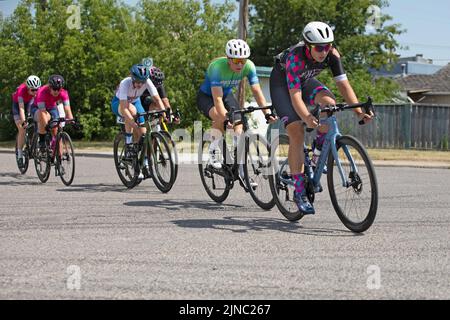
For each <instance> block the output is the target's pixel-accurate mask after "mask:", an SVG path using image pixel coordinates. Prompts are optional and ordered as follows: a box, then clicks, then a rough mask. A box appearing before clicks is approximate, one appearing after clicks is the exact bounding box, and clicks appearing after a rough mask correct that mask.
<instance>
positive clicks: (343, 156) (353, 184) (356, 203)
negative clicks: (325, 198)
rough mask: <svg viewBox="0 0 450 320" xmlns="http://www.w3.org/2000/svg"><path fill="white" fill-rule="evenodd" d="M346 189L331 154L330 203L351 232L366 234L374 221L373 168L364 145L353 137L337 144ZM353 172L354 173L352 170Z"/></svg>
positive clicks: (376, 201)
mask: <svg viewBox="0 0 450 320" xmlns="http://www.w3.org/2000/svg"><path fill="white" fill-rule="evenodd" d="M336 149H337V151H338V158H339V161H340V163H341V165H342V169H343V172H344V177H345V179H347V180H346V182H345V184H346V186H343V185H342V179H341V177H340V174H339V170H338V167H337V165H336V162H335V161H334V160H335V159H334V157H333V154H332V153H331V152H330V154H329V156H328V163H327V165H328V175H327V180H328V190H329V193H330V198H331V202H332V204H333V207H334V210H335V211H336V213H337V215H338V217H339V219H340V220H341V221H342V223H343V224H344V225H345V226H346V227H347V228H348V229H349V230H351V231H353V232H358V233H359V232H364V231H366V230H367V229H368V228H369V227H370V226H371V225H372V223H373V221H374V220H375V215H376V213H377V208H378V185H377V179H376V176H375V169H374V167H373V164H372V161H371V160H370V158H369V155H368V154H367V152H366V150H365V149H364V147H363V145H362V144H361V143H360V142H359V141H358V140H357V139H356V138H354V137H351V136H342V137H340V138H339V139H338V140H337V141H336ZM355 169H356V170H355Z"/></svg>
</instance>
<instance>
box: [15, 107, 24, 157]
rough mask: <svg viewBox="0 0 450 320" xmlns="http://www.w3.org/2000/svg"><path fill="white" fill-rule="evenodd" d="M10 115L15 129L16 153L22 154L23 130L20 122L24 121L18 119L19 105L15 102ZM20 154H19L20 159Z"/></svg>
mask: <svg viewBox="0 0 450 320" xmlns="http://www.w3.org/2000/svg"><path fill="white" fill-rule="evenodd" d="M12 114H13V118H14V123H15V124H16V127H17V141H16V143H17V151H18V152H20V153H21V152H22V149H23V146H24V144H25V128H24V127H22V122H23V121H24V120H26V119H21V117H20V110H19V104H18V103H16V102H13V106H12ZM24 116H26V111H25V110H24ZM20 156H21V154H19V158H20Z"/></svg>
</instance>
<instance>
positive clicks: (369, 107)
mask: <svg viewBox="0 0 450 320" xmlns="http://www.w3.org/2000/svg"><path fill="white" fill-rule="evenodd" d="M362 107H363V109H364V113H366V114H370V112H371V111H373V110H374V109H373V104H372V97H367V102H366V103H364V105H363V106H362ZM358 123H359V124H360V125H363V124H364V118H363V119H361V120H360V121H359V122H358Z"/></svg>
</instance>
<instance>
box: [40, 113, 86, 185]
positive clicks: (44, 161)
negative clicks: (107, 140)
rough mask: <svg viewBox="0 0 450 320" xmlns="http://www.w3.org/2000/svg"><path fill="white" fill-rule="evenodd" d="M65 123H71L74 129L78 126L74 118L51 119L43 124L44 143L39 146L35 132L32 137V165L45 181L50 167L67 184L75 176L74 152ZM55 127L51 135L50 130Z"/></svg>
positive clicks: (69, 183) (48, 175) (42, 180)
mask: <svg viewBox="0 0 450 320" xmlns="http://www.w3.org/2000/svg"><path fill="white" fill-rule="evenodd" d="M67 125H72V126H73V127H74V128H75V129H79V128H80V126H79V124H78V122H77V121H76V120H75V119H72V120H66V119H64V118H58V119H52V120H50V121H49V123H48V124H47V125H46V126H45V131H46V133H45V144H44V147H43V148H41V145H40V143H39V139H38V138H37V136H38V135H37V134H36V135H35V139H34V150H35V152H34V166H35V168H36V173H37V176H38V178H39V180H40V181H41V182H42V183H45V182H47V180H48V178H49V177H50V169H51V167H52V166H54V167H55V176H59V177H60V178H61V181H62V182H63V183H64V184H65V185H66V186H69V185H71V184H72V182H73V178H74V177H75V152H74V148H73V143H72V139H71V138H70V135H69V134H68V133H67V132H66V131H65V128H66V127H67ZM55 127H56V128H57V131H56V135H55V136H54V137H53V136H52V134H51V131H52V130H53V128H55Z"/></svg>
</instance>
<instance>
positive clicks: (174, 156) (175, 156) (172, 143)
mask: <svg viewBox="0 0 450 320" xmlns="http://www.w3.org/2000/svg"><path fill="white" fill-rule="evenodd" d="M159 133H161V134H162V135H163V136H164V137H165V138H166V140H167V142H168V145H169V147H170V148H171V150H172V159H173V161H174V177H173V179H174V181H175V180H176V179H177V177H178V164H179V163H178V151H177V147H176V144H175V141H173V139H172V135H171V134H170V132H168V131H164V130H162V131H159Z"/></svg>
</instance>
